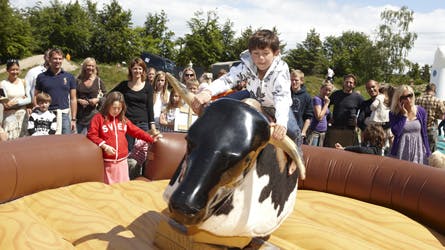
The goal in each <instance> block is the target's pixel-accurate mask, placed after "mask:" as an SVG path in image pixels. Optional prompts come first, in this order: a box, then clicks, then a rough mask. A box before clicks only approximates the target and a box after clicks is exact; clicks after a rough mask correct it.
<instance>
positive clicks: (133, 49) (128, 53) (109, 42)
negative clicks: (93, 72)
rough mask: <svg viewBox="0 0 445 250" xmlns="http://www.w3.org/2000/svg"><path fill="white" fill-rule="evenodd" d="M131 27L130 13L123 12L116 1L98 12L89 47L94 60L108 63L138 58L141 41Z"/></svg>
mask: <svg viewBox="0 0 445 250" xmlns="http://www.w3.org/2000/svg"><path fill="white" fill-rule="evenodd" d="M131 25H132V23H131V12H130V11H124V10H123V9H122V7H121V6H120V5H119V3H118V2H117V1H116V0H113V1H112V2H111V3H110V4H109V5H106V6H105V8H104V9H103V10H101V11H99V13H98V23H97V29H96V30H95V33H94V35H93V38H92V46H91V47H92V49H93V50H94V51H95V52H96V59H98V60H99V61H102V62H107V63H110V62H120V61H123V60H128V59H130V58H131V57H135V56H139V55H140V53H141V50H140V44H141V40H140V38H139V36H138V35H137V34H136V32H135V31H134V30H132V29H131Z"/></svg>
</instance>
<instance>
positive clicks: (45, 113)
mask: <svg viewBox="0 0 445 250" xmlns="http://www.w3.org/2000/svg"><path fill="white" fill-rule="evenodd" d="M36 103H37V105H38V106H37V107H36V108H35V109H34V110H33V111H32V113H31V115H30V116H29V118H28V133H29V135H32V136H37V135H54V134H55V133H56V129H57V117H56V115H55V114H54V113H53V112H51V111H49V110H48V108H49V105H50V104H51V96H50V95H49V94H47V93H44V92H40V93H38V94H37V95H36Z"/></svg>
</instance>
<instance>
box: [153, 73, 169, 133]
mask: <svg viewBox="0 0 445 250" xmlns="http://www.w3.org/2000/svg"><path fill="white" fill-rule="evenodd" d="M169 97H170V91H169V90H168V83H167V81H166V80H165V72H164V71H158V72H156V75H155V79H154V87H153V115H154V118H155V123H156V127H157V128H159V126H160V124H159V116H160V115H161V111H162V108H163V107H164V105H166V104H167V103H168V100H169Z"/></svg>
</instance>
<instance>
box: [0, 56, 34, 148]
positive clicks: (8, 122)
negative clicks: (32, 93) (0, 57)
mask: <svg viewBox="0 0 445 250" xmlns="http://www.w3.org/2000/svg"><path fill="white" fill-rule="evenodd" d="M6 71H7V72H8V78H7V79H6V80H3V81H1V82H0V88H1V89H3V91H4V95H5V98H3V99H4V100H3V101H2V104H3V108H4V114H3V115H4V116H3V120H2V121H0V123H1V122H2V123H3V129H4V130H5V132H6V133H7V134H8V140H13V139H16V138H19V137H23V136H24V135H25V134H26V129H27V126H26V125H23V124H24V123H26V122H27V120H25V116H26V106H27V105H28V104H29V103H31V98H30V97H29V96H27V94H26V93H27V91H26V83H25V80H23V79H21V78H19V74H20V65H19V61H18V60H17V59H10V60H8V61H7V62H6Z"/></svg>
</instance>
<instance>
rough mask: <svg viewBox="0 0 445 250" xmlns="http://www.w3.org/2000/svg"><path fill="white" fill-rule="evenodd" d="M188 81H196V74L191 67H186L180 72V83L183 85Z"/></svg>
mask: <svg viewBox="0 0 445 250" xmlns="http://www.w3.org/2000/svg"><path fill="white" fill-rule="evenodd" d="M190 79H196V72H195V70H194V69H193V68H192V67H187V68H185V69H184V70H183V71H182V75H181V82H182V83H183V84H184V85H185V82H187V81H188V80H190Z"/></svg>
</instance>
